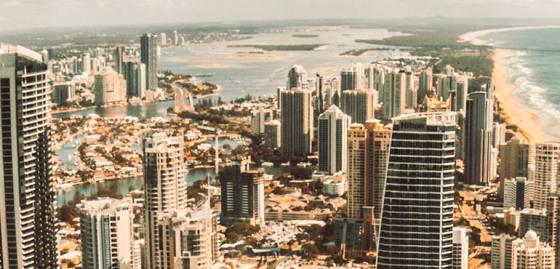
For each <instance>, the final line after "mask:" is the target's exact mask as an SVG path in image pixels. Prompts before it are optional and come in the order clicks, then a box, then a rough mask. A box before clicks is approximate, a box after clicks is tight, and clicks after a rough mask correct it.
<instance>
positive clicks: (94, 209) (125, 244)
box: [78, 198, 134, 269]
mask: <svg viewBox="0 0 560 269" xmlns="http://www.w3.org/2000/svg"><path fill="white" fill-rule="evenodd" d="M78 208H79V211H80V214H79V215H80V241H81V242H80V243H81V246H82V267H83V268H84V269H111V268H127V267H132V262H133V261H132V256H131V255H132V246H133V241H134V236H133V234H132V231H133V227H132V224H133V218H134V216H133V214H132V199H123V200H115V199H110V198H104V199H99V200H91V201H82V203H81V204H80V205H78Z"/></svg>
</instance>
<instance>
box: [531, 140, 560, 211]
mask: <svg viewBox="0 0 560 269" xmlns="http://www.w3.org/2000/svg"><path fill="white" fill-rule="evenodd" d="M559 164H560V143H539V144H537V145H536V152H535V176H534V178H535V201H534V207H535V208H536V209H544V208H546V199H547V196H548V194H549V193H551V192H556V190H557V186H558V180H559V175H560V165H559Z"/></svg>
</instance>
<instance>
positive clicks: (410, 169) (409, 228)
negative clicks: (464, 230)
mask: <svg viewBox="0 0 560 269" xmlns="http://www.w3.org/2000/svg"><path fill="white" fill-rule="evenodd" d="M455 124H456V121H455V114H454V113H447V112H443V113H423V114H410V115H405V116H400V117H397V118H395V119H394V120H393V134H392V137H391V146H390V153H389V164H388V170H387V178H386V183H385V197H384V202H383V210H382V215H381V230H380V236H379V247H378V256H377V268H379V269H384V268H420V267H425V268H449V269H451V268H452V258H453V257H452V251H453V242H452V239H453V231H452V230H453V180H454V173H455V160H454V156H455Z"/></svg>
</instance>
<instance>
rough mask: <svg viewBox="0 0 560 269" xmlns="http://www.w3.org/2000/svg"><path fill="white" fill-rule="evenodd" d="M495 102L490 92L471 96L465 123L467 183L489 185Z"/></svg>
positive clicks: (476, 93)
mask: <svg viewBox="0 0 560 269" xmlns="http://www.w3.org/2000/svg"><path fill="white" fill-rule="evenodd" d="M493 111H494V100H493V97H492V96H491V95H490V93H489V92H488V91H478V92H473V93H471V94H469V97H468V99H467V117H466V122H465V183H466V184H469V185H484V184H488V182H489V180H490V179H491V174H492V173H491V171H490V165H489V164H490V162H491V160H490V157H491V156H490V155H491V153H492V152H491V151H492V123H493V120H492V117H493V115H494V113H493Z"/></svg>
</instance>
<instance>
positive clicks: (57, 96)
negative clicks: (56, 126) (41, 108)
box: [52, 82, 76, 106]
mask: <svg viewBox="0 0 560 269" xmlns="http://www.w3.org/2000/svg"><path fill="white" fill-rule="evenodd" d="M52 95H53V98H52V100H53V102H54V103H55V104H57V105H59V106H63V105H67V104H68V103H70V102H71V101H72V100H73V99H74V98H75V97H76V87H75V85H74V83H73V82H63V83H56V84H54V89H53V94H52Z"/></svg>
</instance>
